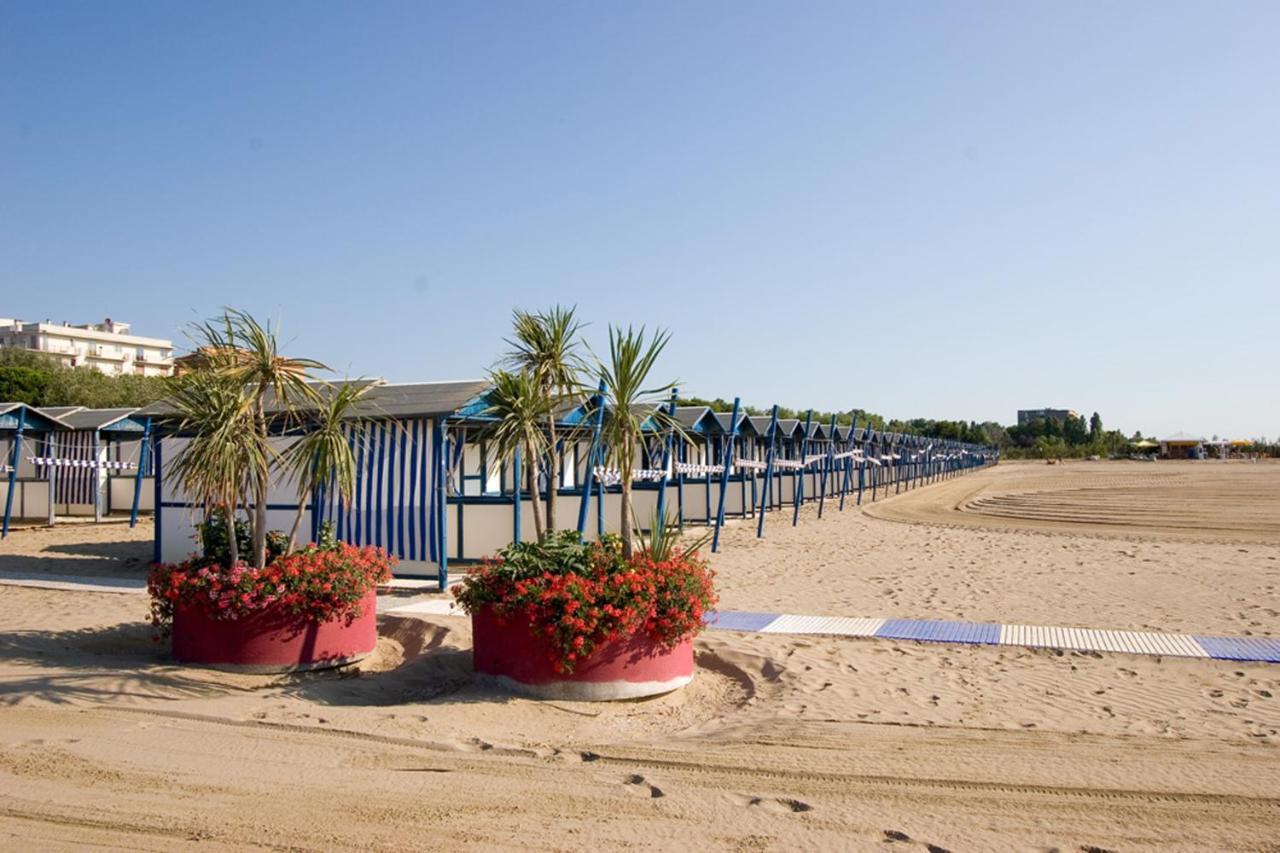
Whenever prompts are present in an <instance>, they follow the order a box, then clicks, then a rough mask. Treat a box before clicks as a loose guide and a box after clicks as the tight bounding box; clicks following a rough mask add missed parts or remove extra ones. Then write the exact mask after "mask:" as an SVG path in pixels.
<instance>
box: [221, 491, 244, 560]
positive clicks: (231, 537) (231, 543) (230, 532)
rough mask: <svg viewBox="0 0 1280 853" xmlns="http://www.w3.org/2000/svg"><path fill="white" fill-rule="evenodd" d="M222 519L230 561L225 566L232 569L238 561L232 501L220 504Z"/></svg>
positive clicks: (238, 554) (237, 544) (234, 511)
mask: <svg viewBox="0 0 1280 853" xmlns="http://www.w3.org/2000/svg"><path fill="white" fill-rule="evenodd" d="M222 519H223V521H224V522H225V523H226V525H227V555H228V560H229V562H230V563H231V565H229V566H227V568H228V569H232V568H235V565H236V563H238V562H240V543H239V542H237V541H236V505H235V502H234V501H232V502H231V503H229V504H225V503H224V504H223V505H222Z"/></svg>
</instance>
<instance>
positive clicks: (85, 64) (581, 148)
mask: <svg viewBox="0 0 1280 853" xmlns="http://www.w3.org/2000/svg"><path fill="white" fill-rule="evenodd" d="M1278 35H1280V3H1275V2H1255V3H1249V2H1232V3H1174V2H1167V0H1162V2H1156V3H1149V4H1148V3H1139V2H1126V3H1113V2H1106V3H1088V2H1084V3H1081V2H1072V3H1058V4H1047V3H1023V2H1009V3H999V4H986V3H950V2H946V3H944V2H936V3H929V2H920V3H892V2H883V3H874V4H866V3H854V2H836V3H830V4H825V3H808V2H795V3H790V2H788V3H776V2H774V3H758V4H757V3H748V2H741V0H734V2H725V3H717V2H691V0H681V2H675V3H662V2H644V3H628V4H624V3H619V2H581V3H555V2H519V3H488V2H486V3H466V2H457V3H452V4H443V3H427V2H411V3H389V2H379V3H335V2H269V3H262V2H250V3H237V2H229V1H228V0H219V2H211V3H173V2H157V3H145V2H114V3H112V2H99V0H94V2H86V3H74V4H73V3H61V2H46V1H45V0H40V2H12V0H3V2H0V316H18V317H22V318H24V319H28V320H40V319H44V318H51V319H54V320H55V321H57V320H70V321H72V322H85V321H89V320H94V319H101V318H102V317H103V316H106V315H110V316H112V317H113V318H115V319H119V320H125V321H129V322H132V323H133V324H134V328H135V330H136V331H138V332H139V333H141V334H153V335H156V336H161V337H164V336H169V337H174V338H176V339H179V340H181V338H182V333H181V329H182V327H183V325H184V324H186V323H188V322H189V321H191V320H193V319H198V318H203V317H205V316H207V315H209V314H211V313H213V312H215V311H216V310H217V309H218V308H219V307H220V306H222V305H234V306H238V307H244V308H247V309H249V310H251V311H253V312H255V313H258V314H260V315H264V316H270V317H276V318H280V319H281V320H282V321H283V324H284V331H285V337H286V338H287V339H289V340H291V341H292V346H291V349H292V350H293V351H296V352H297V353H299V354H305V355H314V356H315V357H318V358H321V359H323V360H325V361H327V362H329V363H330V364H332V365H333V366H335V367H336V368H337V369H338V370H339V371H340V372H342V373H350V374H352V375H381V376H385V377H387V378H389V379H392V380H400V381H407V380H425V379H447V378H470V377H475V376H479V375H481V374H482V373H483V372H484V369H485V368H486V367H487V366H488V365H489V364H490V363H492V361H493V360H494V358H495V357H496V356H497V354H498V353H499V351H500V349H501V337H502V336H503V335H504V334H505V332H506V329H507V327H508V321H509V313H510V311H511V309H512V308H513V307H514V306H524V307H529V308H539V307H544V306H547V305H550V304H552V303H555V302H560V303H566V304H574V303H576V304H577V305H578V306H579V310H580V312H581V313H582V315H583V316H584V317H585V318H587V319H589V320H591V321H592V322H593V327H592V337H593V339H594V340H596V341H598V340H599V339H600V337H601V335H602V333H603V330H604V327H605V325H606V324H607V323H608V322H610V321H612V322H622V323H627V322H630V323H635V324H642V323H643V324H648V325H650V326H653V325H661V326H665V327H667V328H669V329H670V330H671V331H672V333H673V336H674V338H673V343H672V345H671V348H670V350H669V355H668V356H667V357H666V359H665V361H664V364H663V374H664V375H663V377H662V378H663V379H664V380H665V379H668V378H679V379H680V380H681V382H682V385H681V387H682V390H685V391H687V392H688V393H695V394H702V395H706V396H715V395H721V396H725V397H732V396H733V395H735V394H740V395H742V397H743V398H744V400H745V401H747V402H750V403H754V404H757V405H767V404H769V403H773V402H778V403H781V404H783V405H790V406H793V407H803V406H814V407H819V408H828V409H829V408H851V407H855V406H856V407H860V408H865V409H870V410H873V411H878V412H881V413H883V414H885V415H888V416H897V417H914V416H924V417H950V418H957V417H961V418H966V419H976V420H988V419H991V420H999V421H1001V422H1005V423H1009V422H1012V421H1013V419H1014V415H1015V410H1016V409H1018V408H1029V407H1040V406H1060V407H1070V408H1074V409H1077V410H1080V411H1081V412H1083V413H1085V414H1086V415H1087V414H1089V413H1091V412H1093V411H1094V410H1097V411H1099V412H1101V413H1102V415H1103V418H1104V420H1105V422H1106V425H1107V426H1108V427H1118V428H1122V429H1124V430H1126V431H1127V432H1129V431H1132V430H1134V429H1141V430H1143V431H1144V432H1146V433H1147V434H1151V433H1165V432H1171V431H1174V430H1187V431H1194V432H1200V433H1204V434H1206V435H1209V434H1212V433H1219V434H1222V435H1248V436H1257V435H1260V434H1266V435H1268V436H1276V435H1280V382H1278V381H1277V368H1278V365H1280V280H1278V276H1277V269H1278V267H1280V49H1277V47H1276V45H1277V36H1278Z"/></svg>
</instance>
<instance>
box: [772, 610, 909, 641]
mask: <svg viewBox="0 0 1280 853" xmlns="http://www.w3.org/2000/svg"><path fill="white" fill-rule="evenodd" d="M884 623H885V620H884V619H857V618H850V617H847V616H797V615H795V614H792V613H784V614H782V615H781V616H779V617H778V618H777V619H775V620H773V622H771V623H769V624H768V625H766V626H765V627H764V628H760V629H759V630H760V632H761V633H762V634H827V635H833V636H839V637H873V636H875V633H876V632H877V631H879V630H880V629H881V628H882V627H884Z"/></svg>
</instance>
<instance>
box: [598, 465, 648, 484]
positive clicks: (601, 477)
mask: <svg viewBox="0 0 1280 853" xmlns="http://www.w3.org/2000/svg"><path fill="white" fill-rule="evenodd" d="M665 473H666V472H665V471H661V470H658V469H653V468H643V469H640V470H638V471H632V472H631V482H633V483H636V482H652V483H657V482H661V480H662V477H663V475H664V474H665ZM591 474H592V476H594V477H595V478H596V482H598V483H604V484H605V485H606V486H617V485H621V484H622V472H621V471H619V470H618V469H617V468H601V467H600V466H598V465H597V466H596V467H595V468H593V469H591Z"/></svg>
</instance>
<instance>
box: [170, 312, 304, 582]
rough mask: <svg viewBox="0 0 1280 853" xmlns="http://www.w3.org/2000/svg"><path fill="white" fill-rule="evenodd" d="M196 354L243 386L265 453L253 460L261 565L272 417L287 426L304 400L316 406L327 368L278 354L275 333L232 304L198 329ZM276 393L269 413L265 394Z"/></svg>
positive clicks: (259, 562)
mask: <svg viewBox="0 0 1280 853" xmlns="http://www.w3.org/2000/svg"><path fill="white" fill-rule="evenodd" d="M194 337H195V338H196V340H197V343H198V344H199V348H198V350H197V351H198V352H200V353H201V354H202V355H204V356H205V359H204V361H205V363H206V365H207V370H208V371H209V372H211V373H213V374H215V375H217V376H219V377H222V378H223V379H225V380H226V381H227V382H229V383H232V384H234V385H236V386H237V387H239V388H240V389H242V390H241V409H242V411H243V412H244V413H246V414H248V415H249V416H250V418H251V420H250V422H249V427H250V429H251V430H252V432H253V433H254V438H255V440H256V443H257V445H258V446H259V450H260V451H261V452H259V453H257V454H255V456H254V458H253V459H252V460H250V463H251V464H252V465H253V466H254V471H253V476H252V477H251V478H250V485H251V486H252V500H253V504H254V515H253V520H252V523H251V525H250V527H251V529H252V531H253V539H252V541H253V563H254V565H255V566H256V567H258V568H262V567H264V566H265V565H266V560H267V487H268V485H269V482H270V475H271V466H272V463H273V460H274V459H275V456H276V454H275V453H274V451H273V450H272V449H271V446H270V444H269V442H268V440H267V437H268V435H269V433H270V429H271V426H272V421H275V422H283V423H285V424H287V423H289V422H290V421H292V420H295V419H296V416H297V410H298V407H299V405H300V404H304V405H310V406H314V405H316V404H318V403H319V402H320V401H319V395H318V393H317V390H316V388H315V387H314V386H313V385H311V384H310V381H309V380H310V379H311V375H310V373H309V371H312V370H326V369H327V368H326V367H325V366H324V365H323V364H321V363H320V362H318V361H315V360H313V359H307V358H290V357H288V356H283V355H281V354H280V347H279V341H278V335H277V331H276V330H275V329H273V328H272V327H271V326H270V324H268V325H267V326H263V325H262V324H260V323H259V322H258V321H257V320H256V319H254V318H253V316H251V315H250V314H248V313H247V312H244V311H239V310H236V309H232V308H228V309H226V310H224V312H223V315H222V318H221V320H220V322H218V323H213V322H210V323H203V324H198V325H196V327H195V335H194ZM269 394H270V395H273V396H274V401H273V403H272V410H273V411H272V414H271V417H270V418H269V417H268V411H267V397H268V395H269Z"/></svg>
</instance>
